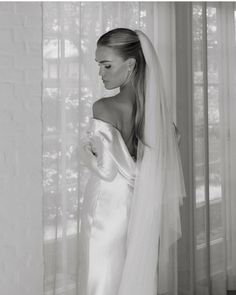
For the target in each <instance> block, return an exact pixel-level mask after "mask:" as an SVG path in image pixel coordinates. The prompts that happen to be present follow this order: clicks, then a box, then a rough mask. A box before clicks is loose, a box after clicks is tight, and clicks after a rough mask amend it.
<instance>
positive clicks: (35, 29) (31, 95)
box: [0, 2, 43, 295]
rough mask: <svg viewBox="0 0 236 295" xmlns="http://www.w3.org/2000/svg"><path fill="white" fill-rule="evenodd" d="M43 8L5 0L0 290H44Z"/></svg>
mask: <svg viewBox="0 0 236 295" xmlns="http://www.w3.org/2000/svg"><path fill="white" fill-rule="evenodd" d="M41 40H42V9H41V3H40V2H34V3H33V2H26V3H24V2H15V3H14V2H1V3H0V294H1V295H42V294H43V256H42V172H41V168H42V164H41V151H42V123H41V80H42V50H41Z"/></svg>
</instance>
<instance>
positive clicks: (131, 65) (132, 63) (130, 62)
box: [128, 57, 136, 71]
mask: <svg viewBox="0 0 236 295" xmlns="http://www.w3.org/2000/svg"><path fill="white" fill-rule="evenodd" d="M135 64H136V59H135V58H133V57H130V58H128V65H129V69H130V70H132V71H133V69H134V67H135Z"/></svg>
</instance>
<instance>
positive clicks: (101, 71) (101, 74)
mask: <svg viewBox="0 0 236 295" xmlns="http://www.w3.org/2000/svg"><path fill="white" fill-rule="evenodd" d="M98 74H99V76H101V77H102V76H103V75H104V71H103V69H102V67H100V69H99V73H98Z"/></svg>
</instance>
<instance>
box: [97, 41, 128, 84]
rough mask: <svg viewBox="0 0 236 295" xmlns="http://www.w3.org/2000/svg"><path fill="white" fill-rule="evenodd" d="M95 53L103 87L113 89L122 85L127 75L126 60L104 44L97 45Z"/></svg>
mask: <svg viewBox="0 0 236 295" xmlns="http://www.w3.org/2000/svg"><path fill="white" fill-rule="evenodd" d="M95 55H96V57H95V60H96V62H98V64H99V67H100V69H99V75H100V76H101V78H102V80H103V83H104V87H105V88H106V89H114V88H118V87H120V86H122V84H124V83H125V81H126V79H127V76H128V69H129V66H128V61H124V60H123V58H122V57H121V56H119V55H118V54H117V53H116V52H115V50H113V49H111V48H109V47H106V46H98V47H97V49H96V53H95Z"/></svg>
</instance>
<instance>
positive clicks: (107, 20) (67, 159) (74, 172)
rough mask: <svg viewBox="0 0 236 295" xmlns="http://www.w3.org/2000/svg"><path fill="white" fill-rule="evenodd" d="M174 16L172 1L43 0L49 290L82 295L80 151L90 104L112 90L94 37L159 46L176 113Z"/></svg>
mask: <svg viewBox="0 0 236 295" xmlns="http://www.w3.org/2000/svg"><path fill="white" fill-rule="evenodd" d="M174 15H175V14H174V3H171V2H167V3H161V2H44V3H43V54H44V57H43V59H44V66H43V70H44V79H43V90H44V93H43V143H44V144H43V178H44V258H45V259H44V261H45V265H44V269H45V279H44V282H45V286H44V289H45V295H46V294H47V295H49V294H62V295H84V294H78V292H77V289H78V283H79V278H78V263H77V261H78V260H77V259H78V250H79V249H78V236H79V230H80V224H79V220H80V210H81V204H82V202H83V191H84V187H85V184H86V182H87V179H88V177H89V171H88V170H87V169H86V168H84V167H80V165H79V160H78V153H77V151H78V149H79V148H80V142H81V138H83V137H84V136H85V132H86V129H87V125H88V120H89V117H90V116H91V115H92V113H91V109H92V108H91V107H92V103H93V102H94V101H95V100H97V99H99V98H101V97H103V96H110V95H112V94H114V93H115V91H112V92H110V91H107V90H104V87H103V85H102V83H101V81H100V79H99V76H98V67H97V65H96V63H95V61H94V59H95V49H96V40H97V39H98V37H99V36H100V35H101V34H103V33H105V32H106V31H108V30H110V29H112V28H115V27H128V28H131V29H141V30H142V31H144V32H145V33H146V34H147V35H148V36H149V37H150V38H151V40H152V41H153V42H154V44H155V46H156V49H157V52H158V55H159V58H160V61H161V63H162V67H163V71H164V77H165V82H166V89H167V97H168V100H169V102H168V103H169V105H170V107H171V109H172V110H173V118H175V114H174V110H175V55H174V52H175V41H174V40H175V27H174ZM157 24H158V26H157ZM167 49H168V50H167Z"/></svg>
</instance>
